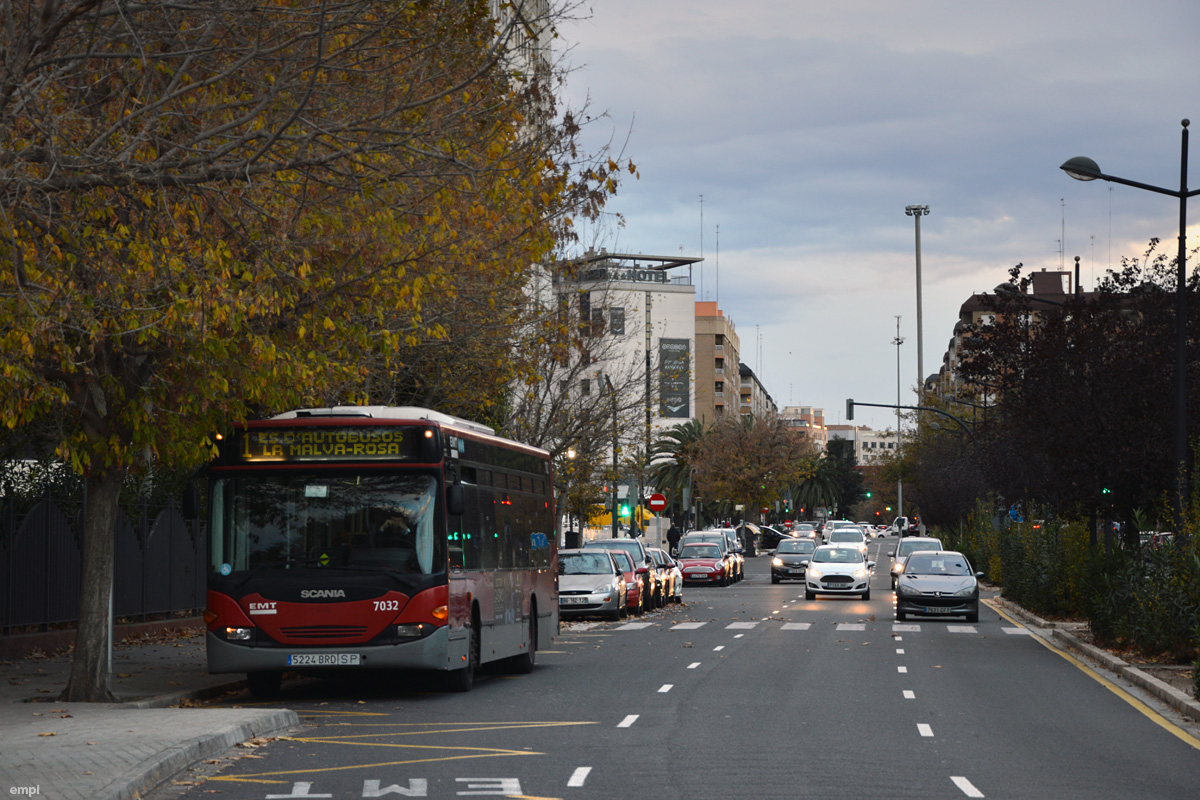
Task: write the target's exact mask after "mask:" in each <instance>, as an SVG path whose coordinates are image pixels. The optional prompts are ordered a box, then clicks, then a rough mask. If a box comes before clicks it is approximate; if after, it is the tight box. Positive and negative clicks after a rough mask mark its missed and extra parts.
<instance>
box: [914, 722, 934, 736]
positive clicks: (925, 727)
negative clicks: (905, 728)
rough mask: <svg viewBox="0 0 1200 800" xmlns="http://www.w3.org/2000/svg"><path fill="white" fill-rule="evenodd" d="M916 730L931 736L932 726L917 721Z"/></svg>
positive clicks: (923, 734)
mask: <svg viewBox="0 0 1200 800" xmlns="http://www.w3.org/2000/svg"><path fill="white" fill-rule="evenodd" d="M917 732H918V733H920V734H921V735H922V736H933V728H931V727H929V726H928V725H927V724H925V723H924V722H918V723H917Z"/></svg>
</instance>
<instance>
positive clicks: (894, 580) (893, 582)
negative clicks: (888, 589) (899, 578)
mask: <svg viewBox="0 0 1200 800" xmlns="http://www.w3.org/2000/svg"><path fill="white" fill-rule="evenodd" d="M892 591H893V592H894V591H896V579H895V578H892Z"/></svg>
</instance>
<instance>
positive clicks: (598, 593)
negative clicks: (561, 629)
mask: <svg viewBox="0 0 1200 800" xmlns="http://www.w3.org/2000/svg"><path fill="white" fill-rule="evenodd" d="M627 591H628V590H627V587H626V586H625V573H624V572H622V571H621V568H620V566H618V565H617V562H616V560H615V559H613V557H612V554H610V553H609V552H608V551H607V550H597V549H594V548H593V549H588V550H559V551H558V615H559V616H560V617H582V616H588V615H592V614H596V615H600V616H603V617H607V618H608V619H620V618H621V617H623V616H625V615H626V614H628V613H629V612H628V610H627V608H626V599H625V598H626V594H627Z"/></svg>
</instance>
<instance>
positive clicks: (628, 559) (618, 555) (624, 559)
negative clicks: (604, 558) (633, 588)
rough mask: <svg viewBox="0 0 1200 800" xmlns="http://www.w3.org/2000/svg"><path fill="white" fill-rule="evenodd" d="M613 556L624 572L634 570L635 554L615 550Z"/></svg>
mask: <svg viewBox="0 0 1200 800" xmlns="http://www.w3.org/2000/svg"><path fill="white" fill-rule="evenodd" d="M612 557H613V558H615V559H616V561H617V566H618V567H620V569H621V571H622V572H633V556H631V555H629V553H626V552H625V551H624V550H614V551H613V554H612Z"/></svg>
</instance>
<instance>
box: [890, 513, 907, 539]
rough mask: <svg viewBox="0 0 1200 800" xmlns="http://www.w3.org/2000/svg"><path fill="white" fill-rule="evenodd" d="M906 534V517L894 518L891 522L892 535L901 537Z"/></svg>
mask: <svg viewBox="0 0 1200 800" xmlns="http://www.w3.org/2000/svg"><path fill="white" fill-rule="evenodd" d="M907 532H908V517H896V518H895V519H894V520H892V533H894V534H896V535H897V536H903V535H904V534H905V533H907Z"/></svg>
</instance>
